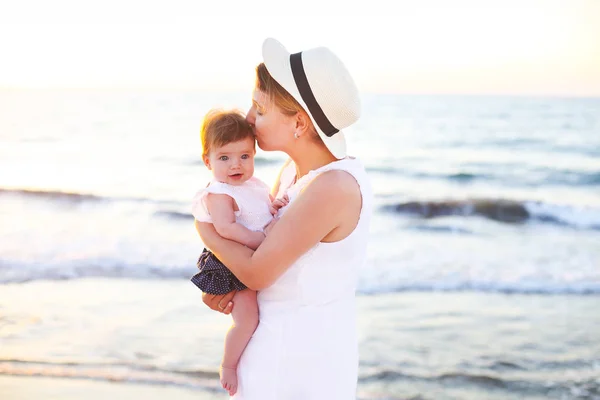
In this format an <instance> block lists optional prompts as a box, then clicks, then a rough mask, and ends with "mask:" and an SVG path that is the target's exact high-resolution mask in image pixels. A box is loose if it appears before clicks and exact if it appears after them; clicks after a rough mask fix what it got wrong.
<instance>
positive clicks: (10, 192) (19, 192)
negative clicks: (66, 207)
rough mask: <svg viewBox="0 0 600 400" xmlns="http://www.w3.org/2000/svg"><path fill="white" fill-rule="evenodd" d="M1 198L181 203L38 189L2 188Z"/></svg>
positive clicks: (74, 201)
mask: <svg viewBox="0 0 600 400" xmlns="http://www.w3.org/2000/svg"><path fill="white" fill-rule="evenodd" d="M0 196H16V197H21V198H25V199H32V200H36V199H37V200H45V201H57V202H62V203H73V204H77V203H81V202H115V201H128V202H142V203H156V204H165V205H173V204H177V205H178V204H179V202H176V201H171V200H157V199H151V198H148V197H113V196H101V195H96V194H91V193H79V192H66V191H61V190H38V189H22V188H0Z"/></svg>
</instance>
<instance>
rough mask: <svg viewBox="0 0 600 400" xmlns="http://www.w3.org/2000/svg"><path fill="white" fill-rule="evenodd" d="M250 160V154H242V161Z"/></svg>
mask: <svg viewBox="0 0 600 400" xmlns="http://www.w3.org/2000/svg"><path fill="white" fill-rule="evenodd" d="M249 158H250V154H242V160H247V159H249Z"/></svg>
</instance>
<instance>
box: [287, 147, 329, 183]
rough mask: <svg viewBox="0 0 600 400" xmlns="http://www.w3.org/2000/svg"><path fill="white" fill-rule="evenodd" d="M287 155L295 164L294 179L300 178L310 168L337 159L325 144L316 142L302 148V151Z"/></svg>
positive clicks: (318, 166) (310, 169)
mask: <svg viewBox="0 0 600 400" xmlns="http://www.w3.org/2000/svg"><path fill="white" fill-rule="evenodd" d="M288 155H289V156H290V158H291V159H292V160H293V161H294V164H296V179H300V178H302V177H303V176H304V175H306V174H308V173H309V172H310V171H312V170H315V169H317V168H321V167H322V166H324V165H327V164H329V163H331V162H333V161H337V158H335V157H334V156H333V154H331V153H330V152H329V150H327V148H326V147H325V146H320V145H317V144H315V145H314V146H311V147H310V148H307V149H303V151H299V152H297V153H295V154H288Z"/></svg>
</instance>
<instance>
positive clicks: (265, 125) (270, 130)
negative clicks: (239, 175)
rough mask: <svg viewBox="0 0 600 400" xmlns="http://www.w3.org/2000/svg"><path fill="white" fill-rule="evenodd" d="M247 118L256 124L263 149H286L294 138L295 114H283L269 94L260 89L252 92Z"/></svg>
mask: <svg viewBox="0 0 600 400" xmlns="http://www.w3.org/2000/svg"><path fill="white" fill-rule="evenodd" d="M246 120H247V121H248V122H249V123H250V124H252V125H253V126H254V134H255V135H256V142H257V143H258V147H260V148H261V149H262V150H265V151H275V150H279V151H285V150H286V148H287V147H288V146H289V144H290V142H291V141H292V140H293V139H294V129H295V118H294V116H288V115H285V114H283V113H282V112H281V110H280V109H279V108H278V107H277V106H276V105H275V104H273V102H272V101H271V100H270V99H269V96H267V94H265V93H264V92H261V91H260V90H258V89H254V92H252V107H250V110H248V114H247V115H246Z"/></svg>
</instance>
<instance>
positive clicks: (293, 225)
mask: <svg viewBox="0 0 600 400" xmlns="http://www.w3.org/2000/svg"><path fill="white" fill-rule="evenodd" d="M361 203H362V199H361V194H360V189H359V187H358V183H357V182H356V180H355V179H354V178H353V177H352V176H351V175H350V174H348V173H347V172H344V171H328V172H324V173H322V174H321V175H319V176H318V177H317V178H315V179H314V180H313V181H312V182H311V183H310V184H309V185H308V186H307V187H306V188H305V189H304V191H303V192H302V193H301V194H300V195H299V196H298V198H297V199H296V200H295V201H294V202H293V203H291V204H290V206H289V209H288V210H287V211H286V212H285V214H284V215H283V216H282V217H281V219H280V220H279V222H278V223H277V224H275V225H274V226H273V228H272V230H271V232H270V233H269V235H268V236H267V238H266V239H265V240H264V241H263V242H262V244H261V245H260V247H259V248H258V249H257V250H256V251H252V250H251V249H249V248H247V247H245V246H243V245H240V244H239V243H236V242H233V241H231V240H227V239H223V238H222V237H221V236H219V235H218V234H217V233H216V231H215V230H214V229H213V228H212V227H210V225H209V224H202V223H196V226H197V229H198V232H199V233H200V235H201V236H202V240H203V242H204V243H205V244H206V245H207V246H208V247H209V248H210V249H211V251H212V252H213V253H214V254H215V255H216V256H217V257H218V258H219V259H220V260H221V261H222V262H223V264H225V265H226V266H227V268H229V269H230V270H231V272H233V273H234V275H235V276H237V278H238V279H239V280H240V281H242V282H243V283H244V284H245V285H246V286H248V287H249V288H251V289H254V290H260V289H263V288H265V287H268V286H270V285H271V284H272V283H273V282H274V281H275V280H276V279H277V278H278V277H279V276H280V275H281V274H283V273H284V272H285V271H286V270H287V268H289V266H291V265H292V264H293V263H294V261H296V260H297V259H298V258H299V257H300V256H302V255H303V254H304V253H306V252H307V251H308V250H309V249H311V248H312V247H313V246H315V245H316V244H317V243H319V242H320V241H321V240H323V238H325V237H326V236H328V235H329V234H330V233H331V234H333V233H334V232H335V230H336V229H338V228H340V227H341V226H343V225H344V224H346V225H347V224H352V227H354V226H356V224H357V223H358V217H359V215H360V208H361Z"/></svg>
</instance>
